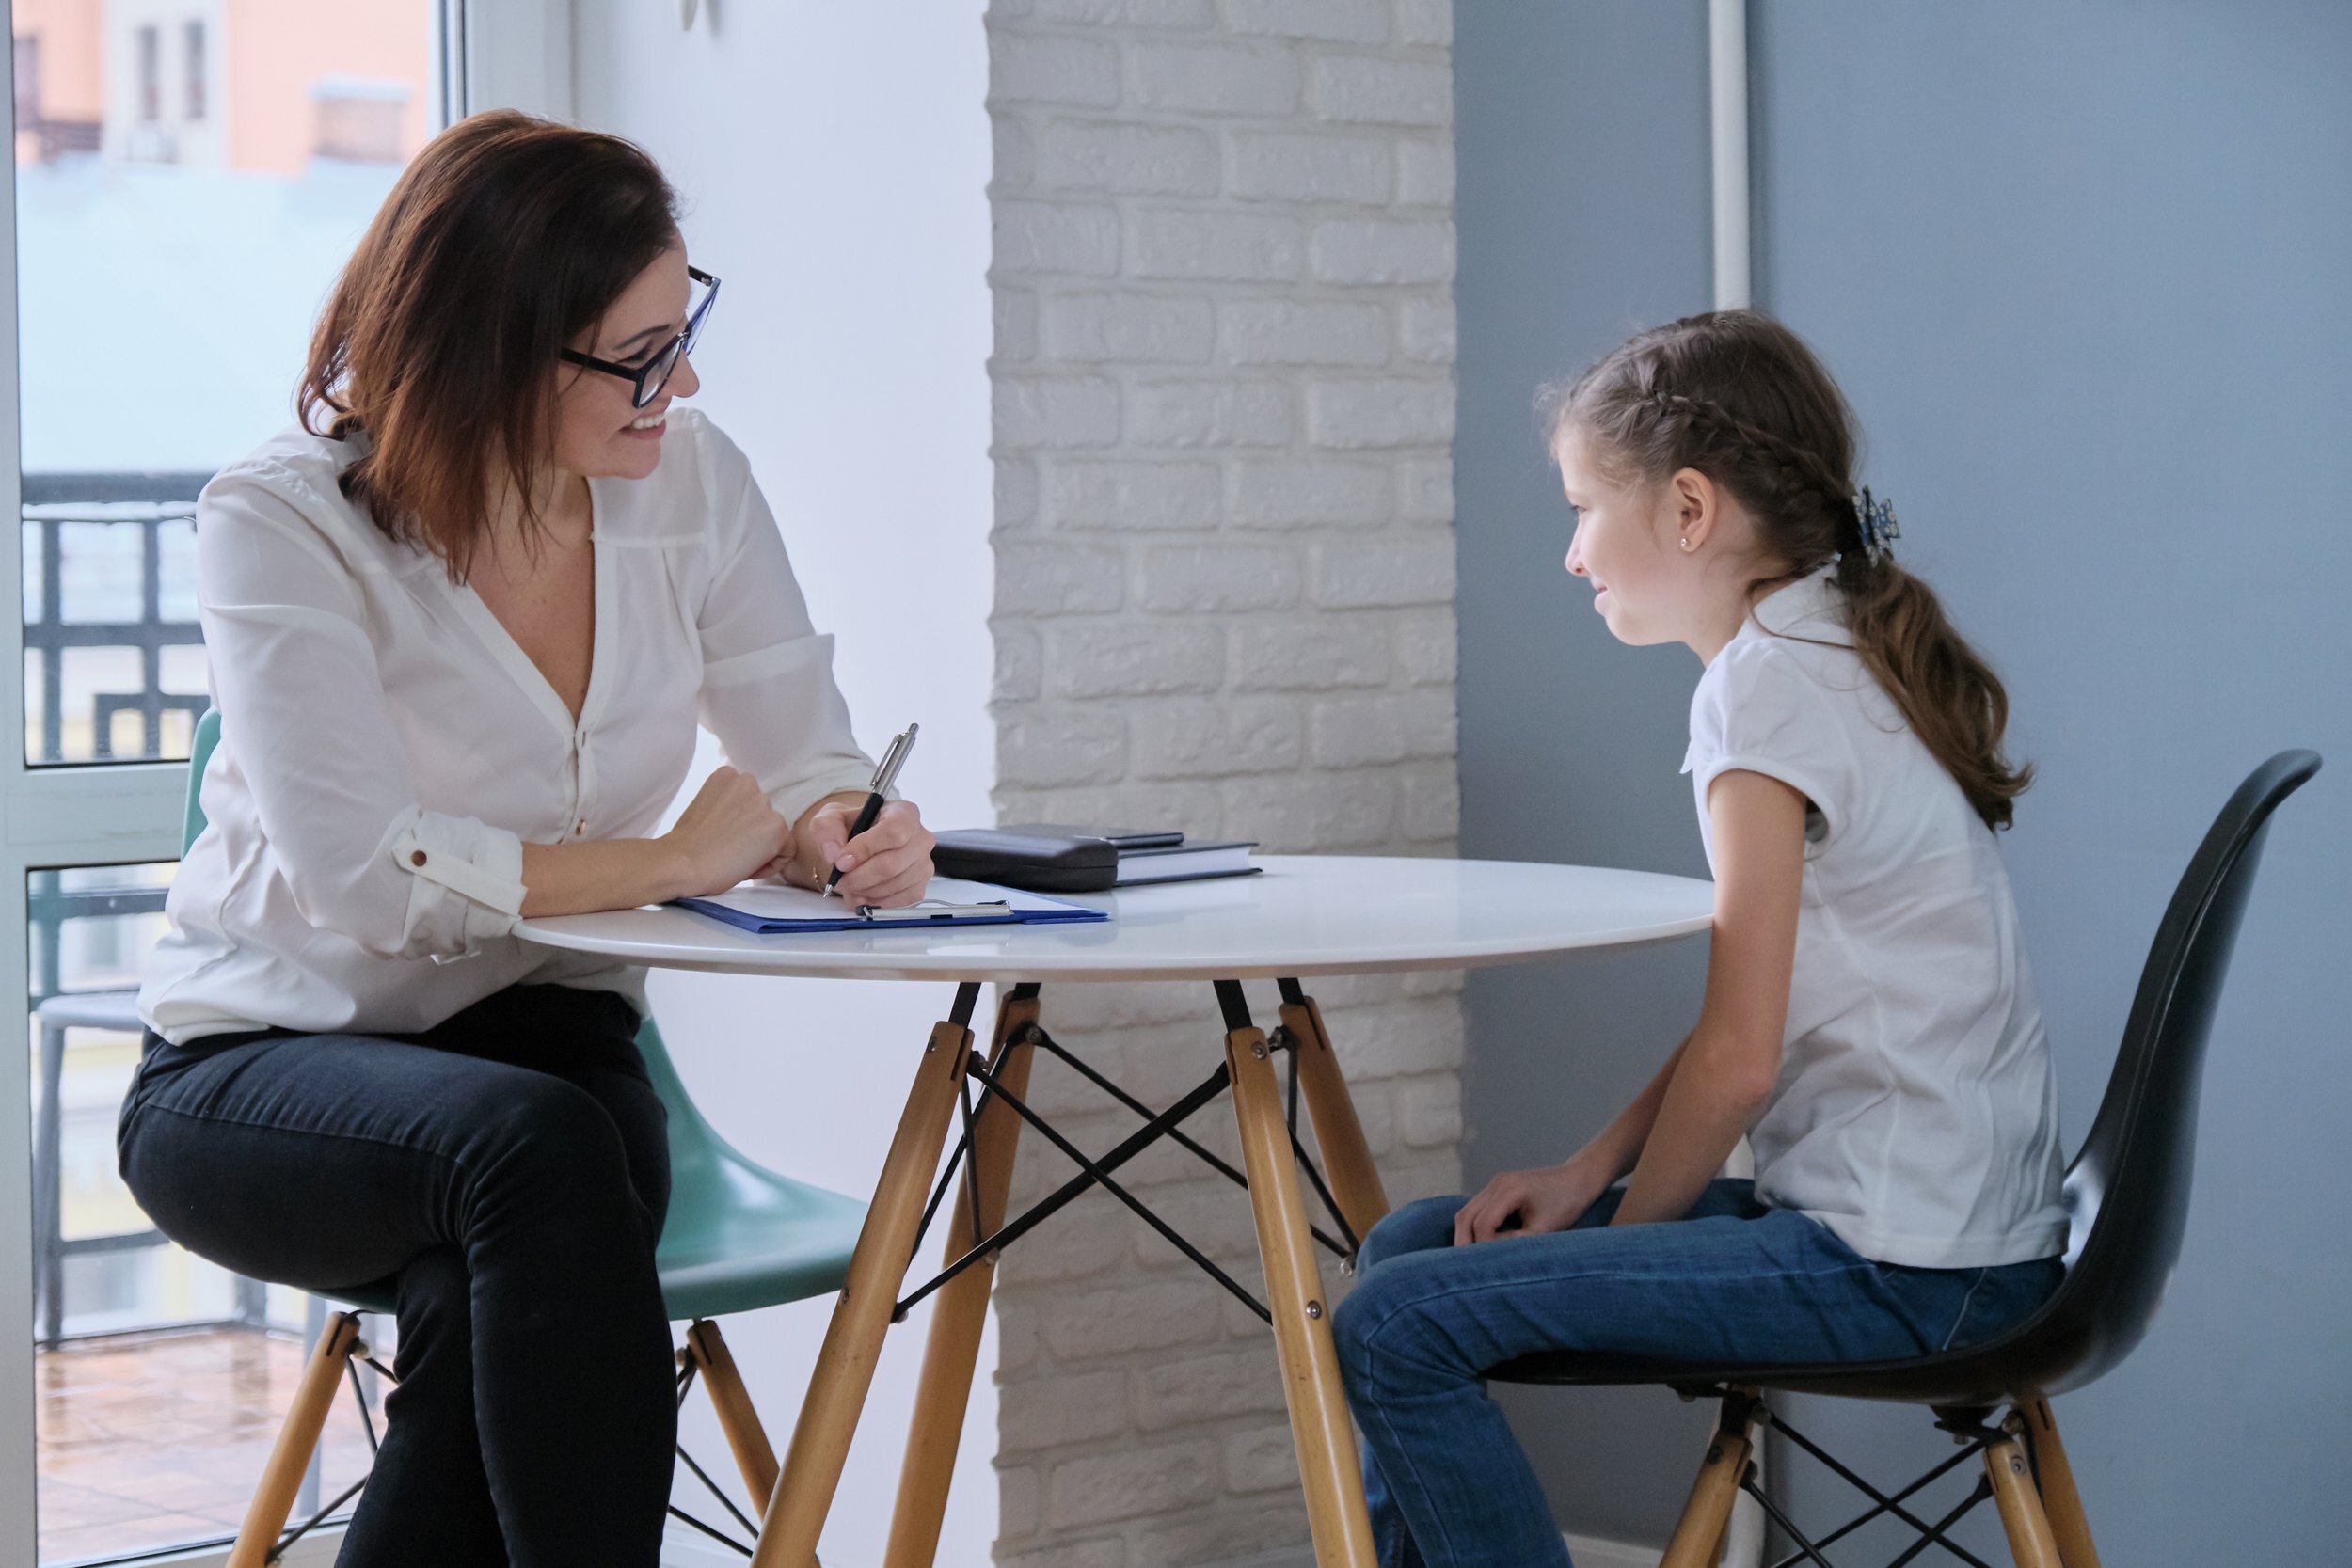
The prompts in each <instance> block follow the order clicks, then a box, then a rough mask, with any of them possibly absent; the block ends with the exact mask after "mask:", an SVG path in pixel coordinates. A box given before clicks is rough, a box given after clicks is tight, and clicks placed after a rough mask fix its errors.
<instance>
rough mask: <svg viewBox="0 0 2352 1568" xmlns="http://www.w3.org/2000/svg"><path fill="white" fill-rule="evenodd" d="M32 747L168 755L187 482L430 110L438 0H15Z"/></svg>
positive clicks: (192, 664)
mask: <svg viewBox="0 0 2352 1568" xmlns="http://www.w3.org/2000/svg"><path fill="white" fill-rule="evenodd" d="M13 15H14V19H15V20H14V27H15V61H14V64H15V74H16V97H17V103H16V161H17V169H16V181H17V214H16V221H17V247H18V256H17V277H18V285H19V289H20V308H19V309H18V312H17V316H18V334H19V358H20V362H21V366H22V377H23V408H24V421H23V441H24V445H23V459H24V475H25V486H24V499H25V513H24V521H23V529H24V563H25V589H24V624H25V631H24V638H25V649H24V651H25V699H26V701H25V734H24V747H25V756H26V758H27V760H28V761H31V762H33V763H36V764H54V763H72V762H94V761H106V760H119V759H125V758H139V757H148V758H176V757H183V756H185V755H186V754H187V745H188V731H189V723H188V720H189V718H190V716H191V715H192V714H193V713H194V712H196V711H199V710H200V709H201V708H202V706H203V691H204V684H203V681H204V676H203V662H202V650H201V646H200V644H199V641H198V638H197V632H196V626H195V605H194V591H193V590H194V585H193V581H192V578H191V576H190V569H191V567H192V564H193V556H192V551H191V549H190V540H191V531H190V528H189V523H188V519H189V517H190V516H191V515H192V505H191V503H192V502H193V500H194V499H195V496H196V492H197V491H198V490H199V488H201V486H202V485H203V483H204V481H205V480H206V479H207V478H208V477H210V476H211V474H212V473H213V472H214V471H215V470H216V469H217V468H219V467H221V465H223V464H225V463H228V462H230V461H233V460H234V459H236V458H238V457H240V456H242V455H244V454H245V453H246V451H249V450H251V449H252V448H253V447H254V446H256V445H258V444H259V443H260V442H261V441H262V440H263V439H264V438H266V437H267V436H269V435H270V434H271V433H272V432H274V431H276V430H278V429H279V428H281V427H283V426H284V425H286V424H288V423H290V422H292V420H293V419H294V382H295V380H296V378H297V376H298V375H299V373H300V371H301V366H302V361H303V356H304V353H305V350H306V349H307V347H308V345H309V342H310V327H311V324H312V321H313V318H314V316H315V314H316V312H317V309H318V307H319V305H320V303H321V302H322V300H323V299H324V297H325V295H326V290H327V289H328V288H329V286H330V285H331V284H332V283H333V280H334V277H335V275H336V273H337V271H338V269H340V268H341V266H342V262H343V261H344V259H345V258H346V257H347V256H348V255H349V254H350V251H351V247H352V245H354V244H355V243H357V241H358V237H359V234H360V232H361V231H362V230H364V229H365V227H366V225H367V222H368V219H369V218H370V217H371V216H372V215H373V214H374V212H375V209H376V207H377V205H378V204H379V203H380V202H381V201H382V200H383V198H384V196H385V193H386V192H387V191H389V189H390V187H391V183H392V181H393V180H394V179H395V178H396V177H397V176H398V174H399V172H400V169H401V166H402V165H403V164H404V163H405V162H406V160H407V159H408V158H409V157H410V156H412V155H413V154H414V153H415V151H416V150H417V149H418V148H419V147H421V145H422V144H423V142H424V140H425V138H426V137H427V136H428V135H431V134H432V133H433V131H434V130H436V129H437V128H438V126H439V125H440V124H441V123H442V121H443V119H444V116H443V113H442V109H441V105H440V103H439V81H438V74H437V71H436V70H435V69H434V62H435V61H436V60H437V47H438V45H437V37H438V27H437V15H438V8H437V5H436V4H434V3H433V0H336V3H335V4H333V5H321V4H318V3H317V0H16V4H15V6H14V8H13Z"/></svg>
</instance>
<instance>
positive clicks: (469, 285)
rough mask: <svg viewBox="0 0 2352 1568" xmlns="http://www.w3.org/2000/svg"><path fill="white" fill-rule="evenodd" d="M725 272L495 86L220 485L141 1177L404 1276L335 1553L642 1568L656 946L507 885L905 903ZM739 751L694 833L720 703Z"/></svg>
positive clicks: (652, 1376)
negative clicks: (772, 455)
mask: <svg viewBox="0 0 2352 1568" xmlns="http://www.w3.org/2000/svg"><path fill="white" fill-rule="evenodd" d="M718 290H719V280H718V279H717V278H716V277H712V276H710V275H709V274H708V273H707V272H703V271H701V270H699V269H697V268H695V267H693V266H691V265H690V264H689V263H688V261H687V259H686V253H685V248H684V245H683V243H682V241H681V238H680V235H679V231H678V225H677V199H676V197H675V194H674V193H673V191H672V190H671V188H670V186H669V184H668V183H667V182H665V181H664V179H663V178H662V176H661V173H660V170H659V169H657V168H656V167H655V166H654V165H653V164H652V162H651V161H650V160H649V159H647V158H646V157H645V155H644V153H643V152H642V151H640V150H638V149H636V148H635V147H633V146H631V145H629V144H628V143H627V142H624V141H621V140H618V139H616V138H614V137H611V136H605V135H595V134H592V133H588V132H584V131H579V130H574V129H571V128H568V127H564V126H560V125H554V124H550V123H548V122H546V121H542V120H536V119H530V118H528V117H525V116H522V115H516V114H505V113H501V114H485V115H477V116H475V117H473V118H471V119H467V120H465V121H463V122H462V123H460V124H458V125H456V126H453V127H452V128H451V129H450V130H449V131H447V132H445V133H444V134H442V135H440V136H439V137H437V139H436V140H435V141H434V142H433V143H432V144H431V145H430V146H428V147H427V148H426V149H425V150H423V152H422V153H421V154H420V155H419V157H418V158H417V160H416V161H415V163H413V164H412V165H411V166H409V167H408V169H407V170H406V171H405V174H404V175H403V176H402V178H401V180H400V182H399V183H398V185H397V186H396V187H395V188H394V190H393V191H392V194H391V196H390V197H389V199H388V200H387V201H386V202H385V205H384V208H383V211H382V212H381V213H379V214H377V216H376V218H375V221H374V223H373V226H372V227H371V228H370V230H369V231H368V233H367V235H366V237H365V238H364V239H363V240H362V241H361V242H360V245H359V247H358V251H357V252H356V253H355V254H354V255H353V257H352V259H351V261H350V263H349V264H348V265H347V266H346V268H345V269H344V272H343V274H342V278H341V280H340V281H339V282H338V284H337V286H336V288H335V291H334V293H333V295H332V296H331V297H330V299H329V300H328V302H327V305H326V310H325V313H324V315H323V316H322V318H321V320H320V323H319V325H318V329H317V334H316V337H315V339H314V341H313V343H312V347H311V354H310V364H309V366H308V368H307V370H306V372H305V373H304V376H303V378H302V382H301V386H300V390H299V392H298V394H297V405H298V411H299V413H300V415H301V417H302V422H301V423H300V424H299V425H297V426H296V427H294V428H292V429H289V430H287V431H286V432H284V433H283V434H281V435H279V436H276V437H274V438H272V439H271V440H269V441H268V442H266V443H264V444H263V445H262V448H261V449H260V450H259V451H255V452H254V453H253V454H252V455H251V456H250V457H248V458H246V459H245V460H244V461H242V462H239V463H236V464H232V465H231V466H230V467H228V468H227V469H225V470H223V471H222V472H221V473H220V475H219V476H218V477H216V478H215V480H214V481H213V482H212V483H211V484H210V485H208V486H207V487H206V489H205V491H204V494H203V497H202V499H200V500H199V503H198V524H197V556H198V578H199V609H200V613H201V617H202V621H203V626H204V637H205V643H206V646H207V648H208V650H209V653H210V657H211V666H212V682H213V700H214V704H215V706H216V707H217V709H218V710H219V712H220V715H221V738H220V744H219V747H218V749H217V750H216V751H215V752H214V754H213V757H212V761H211V764H210V766H209V767H208V768H206V770H205V774H204V778H203V781H202V796H201V800H202V804H203V807H204V811H205V815H206V816H207V818H208V826H207V827H206V829H205V831H204V832H203V833H202V835H201V836H199V838H198V839H197V840H196V842H195V844H194V845H193V846H192V847H190V849H189V851H188V854H187V856H186V859H185V861H184V862H183V865H182V868H181V871H180V874H179V877H178V879H177V880H176V881H175V883H174V884H173V887H172V891H171V896H170V903H169V914H170V920H171V929H170V933H169V935H168V936H167V937H166V939H165V940H164V942H162V943H161V944H160V946H159V947H158V948H157V950H156V952H155V953H154V955H153V957H152V958H151V961H150V963H149V967H148V970H147V974H146V975H145V984H144V987H143V989H142V990H141V993H140V1005H141V1011H142V1013H143V1015H144V1017H145V1019H146V1022H147V1025H148V1034H147V1037H146V1051H145V1053H144V1054H143V1057H142V1060H141V1063H140V1068H139V1071H138V1075H137V1079H136V1081H135V1085H134V1086H133V1089H132V1092H131V1093H130V1095H129V1096H128V1097H127V1098H126V1100H125V1101H124V1108H123V1116H122V1122H121V1130H120V1139H119V1143H120V1151H121V1160H122V1170H123V1175H124V1177H125V1179H126V1180H128V1181H129V1183H130V1185H131V1188H132V1191H133V1192H134V1193H135V1194H136V1195H137V1196H138V1198H139V1200H140V1202H141V1203H142V1204H144V1205H145V1207H146V1209H147V1211H148V1212H149V1213H150V1214H151V1215H152V1216H153V1217H154V1220H155V1223H156V1224H157V1225H158V1226H159V1227H161V1228H162V1229H163V1230H164V1231H165V1233H166V1234H167V1235H169V1236H171V1237H172V1238H173V1239H174V1240H176V1241H178V1242H180V1243H183V1245H185V1246H187V1247H189V1248H190V1249H191V1250H193V1251H195V1252H197V1253H199V1254H200V1255H202V1256H204V1257H206V1258H209V1259H213V1260H215V1262H218V1263H221V1264H223V1265H225V1266H226V1267H229V1268H230V1269H233V1270H234V1271H236V1272H237V1273H238V1274H241V1275H247V1276H249V1277H254V1278H261V1279H269V1280H276V1281H282V1282H285V1283H288V1284H294V1285H299V1286H302V1287H305V1288H307V1289H311V1290H321V1291H326V1290H333V1289H335V1288H338V1287H342V1288H346V1289H349V1288H358V1287H363V1286H370V1285H374V1286H378V1287H382V1286H386V1285H389V1286H390V1287H391V1288H392V1289H393V1290H395V1291H396V1292H397V1297H398V1301H399V1330H400V1332H399V1354H398V1366H397V1369H396V1370H397V1371H398V1374H399V1386H398V1387H397V1389H396V1390H395V1391H394V1392H393V1393H392V1394H391V1396H390V1398H389V1402H388V1409H389V1435H388V1436H387V1437H386V1438H385V1439H384V1444H383V1448H382V1451H381V1453H380V1455H379V1456H378V1458H377V1460H376V1464H375V1467H374V1470H373V1473H372V1476H371V1478H370V1480H369V1481H368V1485H367V1489H366V1491H365V1492H364V1493H363V1494H361V1497H360V1502H359V1506H358V1514H357V1516H356V1517H355V1519H354V1520H353V1523H352V1526H351V1529H350V1532H349V1534H348V1535H347V1536H346V1537H345V1540H344V1544H343V1548H342V1559H341V1560H342V1562H343V1563H345V1564H362V1565H369V1564H378V1563H385V1564H395V1563H396V1564H414V1563H420V1562H432V1563H438V1564H468V1563H485V1564H488V1563H508V1562H511V1563H514V1564H516V1565H517V1568H523V1565H531V1564H554V1563H561V1564H564V1565H565V1568H582V1565H592V1564H607V1563H609V1564H616V1565H628V1568H653V1565H654V1564H655V1562H656V1560H657V1553H658V1551H659V1547H660V1537H661V1529H662V1523H663V1516H664V1511H665V1507H666V1503H667V1499H668V1492H669V1482H670V1474H671V1452H672V1446H673V1441H674V1433H673V1429H674V1425H675V1402H674V1399H673V1386H672V1382H671V1378H672V1370H673V1368H672V1363H671V1347H670V1338H669V1328H668V1323H667V1322H666V1319H665V1316H664V1312H663V1307H662V1301H661V1294H660V1288H659V1285H658V1282H657V1279H656V1275H655V1270H654V1243H655V1240H656V1238H657V1237H658V1235H659V1234H660V1227H661V1221H662V1215H663V1212H664V1208H665V1206H666V1203H667V1199H668V1195H669V1172H668V1166H667V1145H666V1142H665V1139H664V1132H663V1114H662V1110H661V1106H660V1101H659V1100H658V1099H657V1097H656V1095H655V1092H654V1089H653V1087H652V1085H651V1084H650V1083H649V1082H648V1081H647V1078H646V1074H645V1069H644V1063H643V1061H642V1060H641V1058H640V1057H639V1055H638V1053H637V1049H636V1045H635V1036H636V1032H637V1028H638V1024H639V1021H640V1017H641V1015H642V1014H643V1012H644V1005H645V1004H644V989H643V982H644V974H643V971H641V970H638V969H634V968H630V967H627V966H620V965H614V964H612V963H610V962H608V961H606V960H603V959H599V958H593V957H589V956H585V955H566V954H563V953H559V952H556V951H554V950H552V949H549V948H546V947H539V946H532V945H529V944H526V943H524V942H520V941H518V940H516V938H515V937H514V936H513V935H512V930H513V927H514V926H515V923H516V919H517V918H519V917H525V916H539V915H558V914H571V913H578V912H581V911H592V910H608V909H625V908H629V907H632V906H635V905H640V904H646V903H653V902H658V901H661V900H665V899H670V898H675V897H678V896H681V895H696V894H711V893H717V892H720V891H722V890H723V889H725V888H728V887H731V886H733V885H734V884H735V883H736V882H738V881H739V880H741V879H745V878H750V877H760V876H768V877H780V878H783V879H787V880H788V881H792V882H794V883H797V884H800V885H803V886H817V885H821V884H822V882H823V881H824V879H825V878H826V877H827V875H828V874H829V873H830V872H831V871H832V870H833V869H834V868H835V867H839V868H840V869H841V871H842V873H843V875H842V878H841V881H840V884H839V891H840V892H841V894H842V895H844V897H845V898H846V899H848V901H849V902H850V903H852V904H857V903H871V904H898V903H905V902H911V901H913V900H914V899H915V898H917V897H919V896H921V893H922V889H923V885H924V882H925V880H926V879H927V878H928V877H929V876H930V847H931V837H930V833H929V832H927V831H926V830H925V829H924V827H923V825H922V823H921V821H920V820H919V818H918V816H917V814H916V812H915V810H914V807H913V806H912V805H909V804H907V803H905V802H893V803H892V804H891V805H889V806H888V807H887V808H886V809H885V810H884V811H883V813H882V816H881V818H880V820H879V821H877V822H876V823H875V825H874V826H873V827H872V828H870V829H869V830H867V831H866V832H864V833H862V834H860V835H858V836H857V837H855V838H851V837H850V836H849V831H848V830H849V827H850V822H851V819H852V817H853V816H854V814H855V813H856V811H857V809H858V807H859V806H861V805H862V804H863V803H864V800H865V798H866V782H867V778H868V775H869V773H870V772H871V769H872V764H871V762H870V761H869V760H868V759H867V758H866V756H865V755H864V754H863V753H861V752H860V751H859V750H858V747H857V744H856V742H855V740H854V739H853V738H852V736H851V734H850V718H849V713H848V711H847V709H846V708H845V706H844V705H843V703H842V700H841V695H840V693H839V691H838V690H837V689H835V687H834V680H833V674H832V640H831V639H830V638H828V637H825V636H823V635H820V634H819V633H818V632H817V631H816V629H815V628H814V627H813V626H812V625H811V623H810V619H809V615H808V612H807V610H806V609H805V608H804V606H803V601H802V596H801V592H800V589H799V587H798V586H797V584H796V583H795V582H794V580H793V576H792V568H791V565H790V563H789V562H788V561H787V557H786V553H785V546H784V541H783V539H782V538H781V537H780V536H779V534H778V531H777V528H776V523H775V519H774V518H773V516H772V515H771V514H770V512H769V510H768V506H767V503H766V501H765V500H764V499H762V498H761V495H760V491H759V487H758V485H757V484H756V483H755V482H754V480H753V478H752V475H751V471H750V468H749V467H748V465H747V464H746V462H745V460H744V457H743V454H742V452H741V451H739V450H738V449H737V447H736V446H735V445H734V443H733V442H731V441H729V440H728V439H727V438H726V436H724V435H723V434H721V432H720V431H719V430H718V429H717V427H715V426H714V425H712V424H711V423H710V422H709V421H708V420H705V419H704V418H703V417H702V416H701V415H700V414H698V413H696V412H694V411H693V410H691V409H689V408H686V407H684V406H683V405H682V404H681V403H680V402H679V400H680V399H683V398H686V397H690V396H691V395H692V394H693V392H694V391H695V390H696V388H697V386H698V382H697V379H696V377H695V373H694V367H693V362H692V352H693V347H694V343H695V341H696V339H697V337H698V336H699V335H700V333H701V332H702V330H703V328H704V326H705V325H706V324H707V322H708V320H709V316H710V309H711V303H712V301H713V300H714V299H716V298H717V295H718ZM698 720H699V721H700V723H701V725H702V726H703V727H706V728H707V729H709V730H710V731H711V732H713V733H714V734H715V735H716V736H718V738H719V740H720V741H721V743H722V744H723V746H724V748H725V751H726V754H727V760H728V764H729V766H727V767H725V768H720V769H719V770H718V771H717V772H715V773H713V774H712V775H711V776H710V778H709V780H708V782H707V783H706V784H704V785H703V786H702V787H701V789H700V791H699V793H697V794H696V795H695V796H694V798H693V800H692V801H691V804H689V805H688V806H687V807H686V809H685V811H684V813H683V815H681V816H679V817H678V818H677V820H676V822H675V825H674V826H672V827H671V828H670V829H669V830H668V831H667V832H658V831H657V829H658V828H659V826H660V821H661V819H662V817H663V816H664V815H665V814H666V812H667V809H668V808H669V806H670V804H671V802H672V801H673V800H674V799H675V796H676V795H677V794H678V792H679V790H680V789H681V787H682V785H683V783H684V781H685V779H686V776H687V770H688V768H689V765H690V764H691V761H692V759H693V754H694V746H695V731H696V724H697V721H698Z"/></svg>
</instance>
